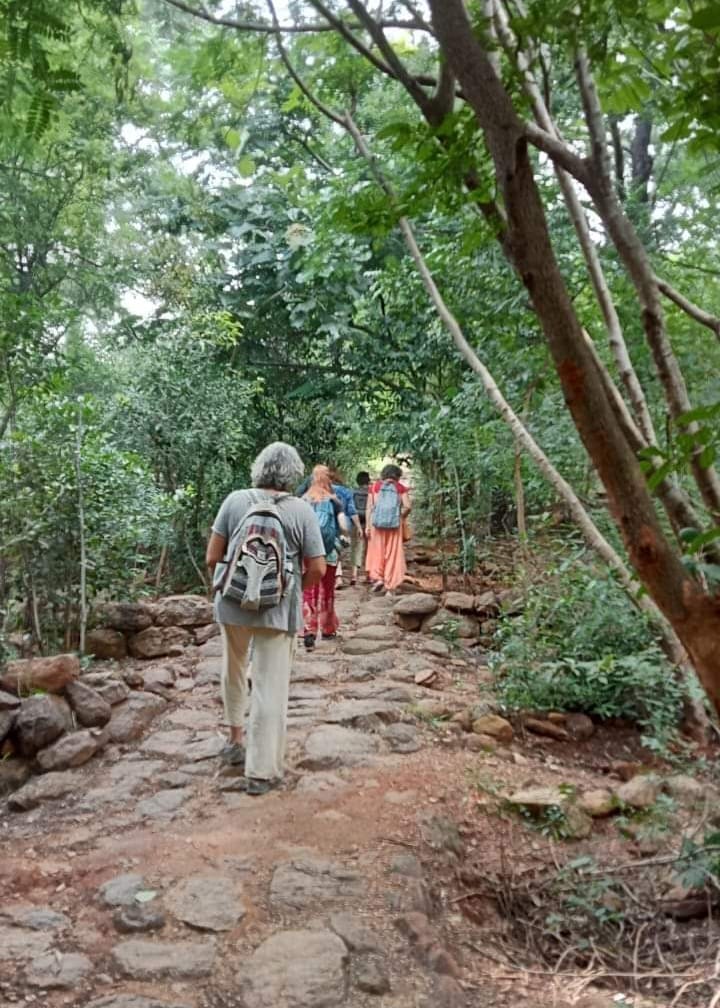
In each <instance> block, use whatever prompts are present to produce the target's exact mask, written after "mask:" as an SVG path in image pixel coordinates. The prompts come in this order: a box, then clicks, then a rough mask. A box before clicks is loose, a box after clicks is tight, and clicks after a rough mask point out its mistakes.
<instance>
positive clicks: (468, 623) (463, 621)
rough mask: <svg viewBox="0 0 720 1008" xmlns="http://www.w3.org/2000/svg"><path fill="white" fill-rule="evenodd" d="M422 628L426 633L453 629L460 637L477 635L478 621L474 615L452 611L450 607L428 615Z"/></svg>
mask: <svg viewBox="0 0 720 1008" xmlns="http://www.w3.org/2000/svg"><path fill="white" fill-rule="evenodd" d="M421 629H422V632H423V633H425V634H431V633H434V632H435V633H437V632H439V631H441V630H443V629H447V630H450V629H452V630H453V633H456V634H457V636H458V637H477V634H478V622H477V620H476V619H475V618H474V617H472V616H464V615H463V614H462V613H456V612H450V610H449V609H438V611H437V612H436V613H435V614H434V615H433V616H428V617H426V618H425V619H424V620H423V622H422V627H421Z"/></svg>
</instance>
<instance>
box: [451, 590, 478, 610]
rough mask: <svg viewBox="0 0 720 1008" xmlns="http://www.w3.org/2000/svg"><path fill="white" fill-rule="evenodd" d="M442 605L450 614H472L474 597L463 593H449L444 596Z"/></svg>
mask: <svg viewBox="0 0 720 1008" xmlns="http://www.w3.org/2000/svg"><path fill="white" fill-rule="evenodd" d="M444 605H445V608H446V609H450V610H451V611H452V612H461V613H472V612H475V597H474V596H473V595H467V594H466V593H465V592H457V591H449V592H447V594H446V595H445V601H444Z"/></svg>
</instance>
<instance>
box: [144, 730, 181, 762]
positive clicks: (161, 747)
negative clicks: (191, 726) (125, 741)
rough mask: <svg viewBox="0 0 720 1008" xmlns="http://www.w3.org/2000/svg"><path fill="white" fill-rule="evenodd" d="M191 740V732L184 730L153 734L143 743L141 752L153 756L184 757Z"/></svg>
mask: <svg viewBox="0 0 720 1008" xmlns="http://www.w3.org/2000/svg"><path fill="white" fill-rule="evenodd" d="M191 738H192V732H189V731H186V730H185V729H184V728H171V729H170V730H169V731H158V732H153V734H152V735H148V737H147V738H146V739H145V740H144V741H143V743H142V745H141V746H140V748H141V750H142V751H143V752H146V753H152V754H153V756H184V754H185V750H186V749H187V747H188V744H189V743H190V739H191Z"/></svg>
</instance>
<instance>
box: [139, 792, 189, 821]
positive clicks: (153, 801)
mask: <svg viewBox="0 0 720 1008" xmlns="http://www.w3.org/2000/svg"><path fill="white" fill-rule="evenodd" d="M191 797H192V790H191V789H190V788H166V789H165V790H164V791H158V792H157V794H154V795H152V796H151V797H150V798H143V800H142V801H141V802H138V804H137V811H138V813H139V815H141V816H142V817H143V819H169V818H172V816H173V815H174V814H175V812H177V810H178V809H179V808H180V806H181V805H184V804H185V802H186V801H187V800H188V798H191Z"/></svg>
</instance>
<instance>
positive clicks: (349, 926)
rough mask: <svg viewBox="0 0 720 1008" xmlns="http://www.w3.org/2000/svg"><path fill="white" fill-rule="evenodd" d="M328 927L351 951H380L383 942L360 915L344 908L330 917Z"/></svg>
mask: <svg viewBox="0 0 720 1008" xmlns="http://www.w3.org/2000/svg"><path fill="white" fill-rule="evenodd" d="M330 927H331V928H332V929H333V931H334V932H335V934H336V935H338V936H339V937H340V938H342V940H343V941H344V942H345V944H346V946H347V947H348V949H349V950H350V951H351V952H360V953H363V952H382V950H383V942H382V939H381V938H380V936H379V935H378V934H377V932H375V931H372V930H371V929H370V928H369V927H368V926H367V924H365V923H364V921H363V919H362V918H361V917H358V916H357V915H356V914H353V913H349V912H348V911H346V910H343V911H340V912H339V913H335V914H333V915H332V917H331V918H330Z"/></svg>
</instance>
